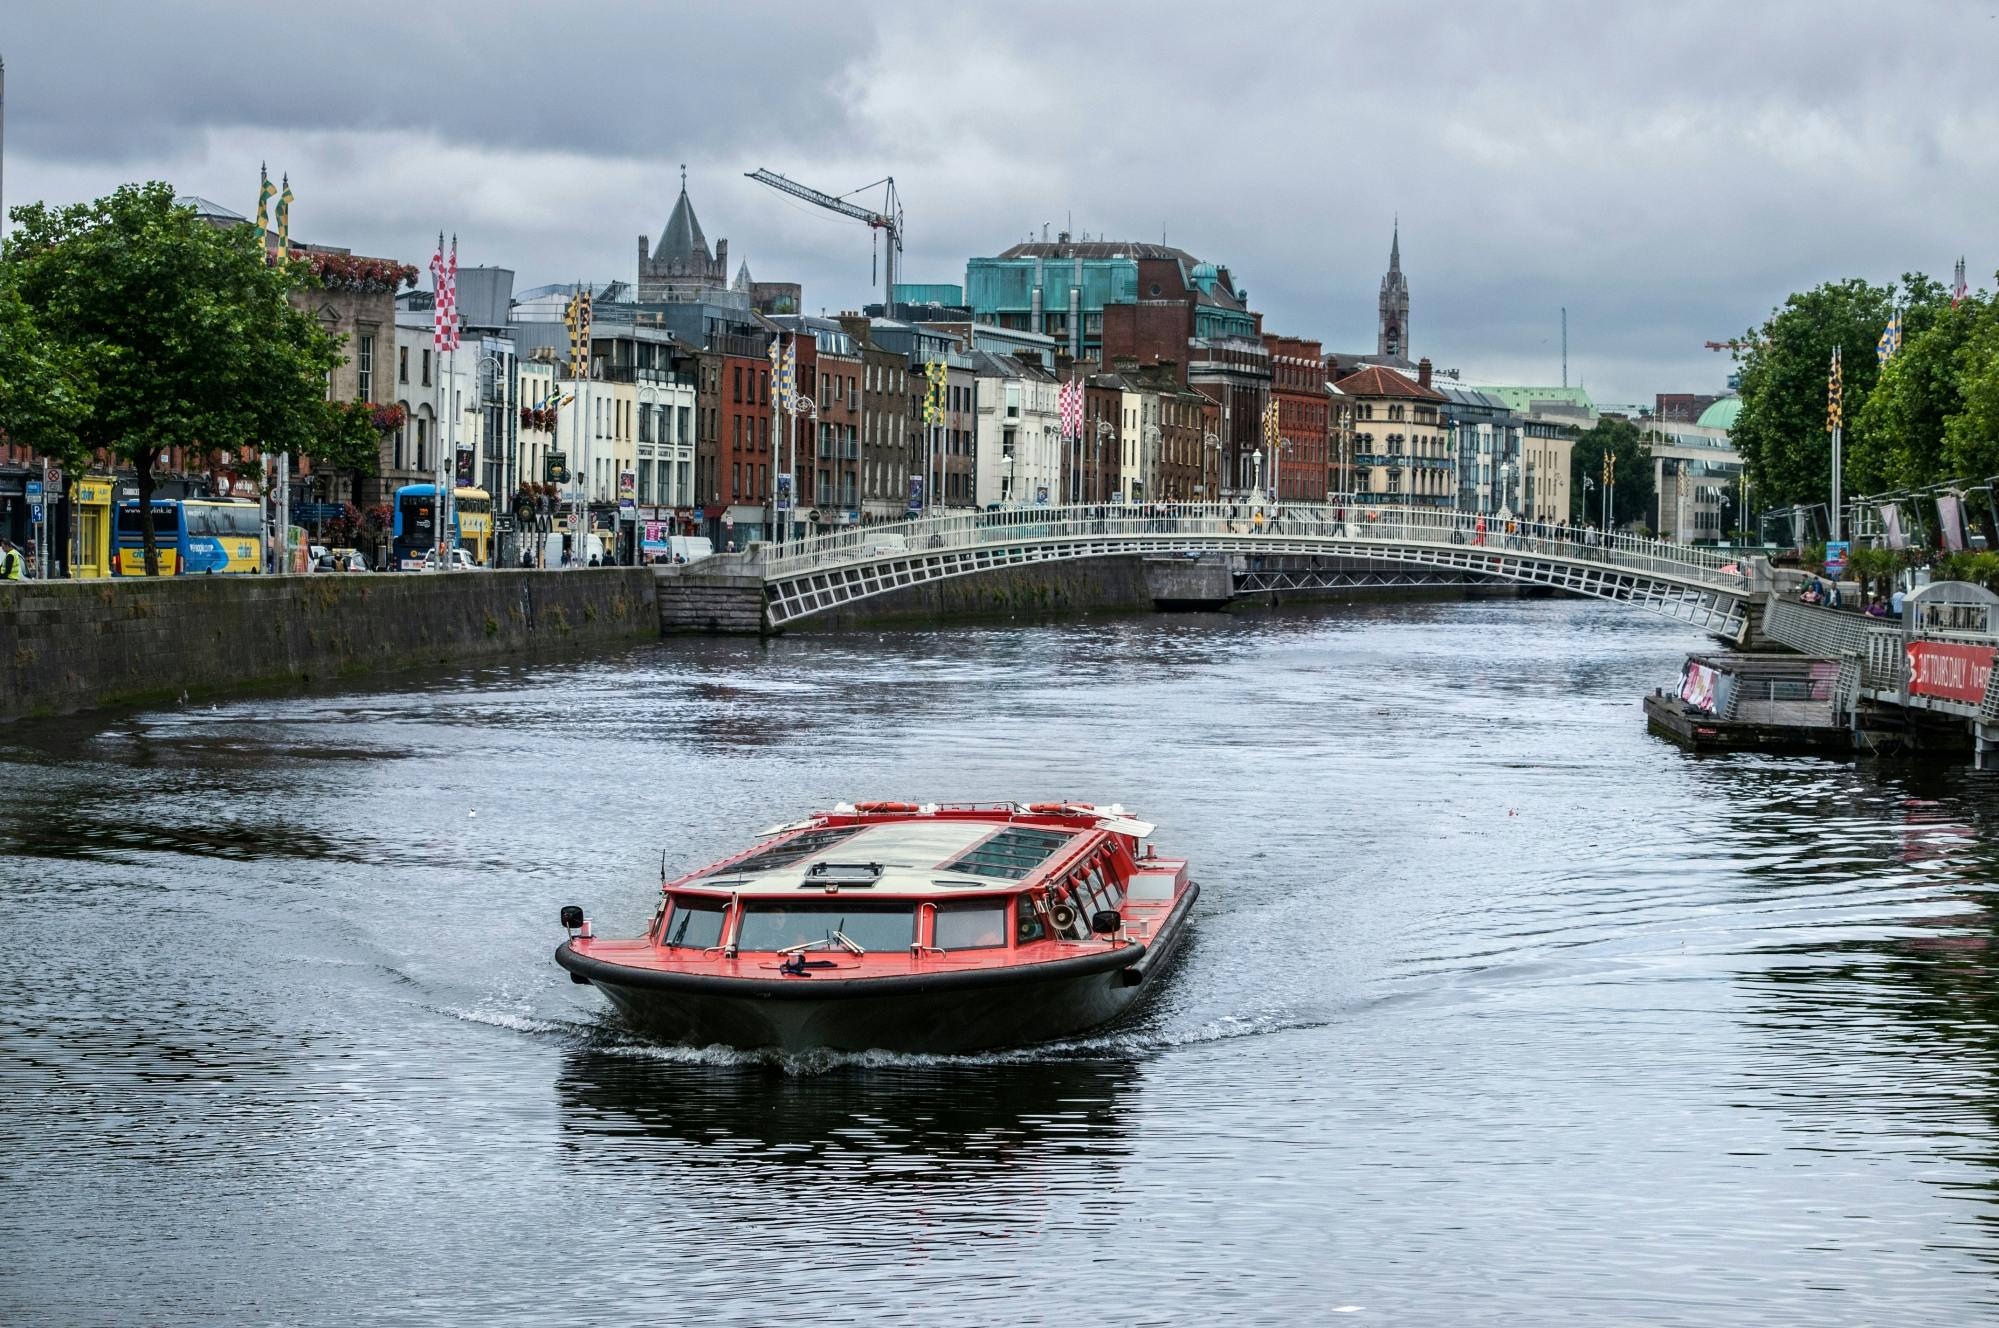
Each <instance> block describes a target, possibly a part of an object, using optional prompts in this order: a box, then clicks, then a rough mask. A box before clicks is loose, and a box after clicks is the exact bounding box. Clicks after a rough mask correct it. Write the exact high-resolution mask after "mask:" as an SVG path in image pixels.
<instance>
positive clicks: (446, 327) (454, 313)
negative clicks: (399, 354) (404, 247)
mask: <svg viewBox="0 0 1999 1328" xmlns="http://www.w3.org/2000/svg"><path fill="white" fill-rule="evenodd" d="M430 286H431V290H432V291H433V292H434V296H433V299H432V304H433V305H434V306H435V308H434V312H433V313H432V315H431V330H430V343H431V345H433V346H435V347H437V348H438V349H439V350H441V351H444V350H457V349H458V237H457V236H455V235H454V236H452V237H451V256H450V257H449V258H446V257H445V253H444V232H443V231H439V232H438V233H437V252H436V253H434V254H432V255H431V256H430Z"/></svg>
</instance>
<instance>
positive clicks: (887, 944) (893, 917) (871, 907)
mask: <svg viewBox="0 0 1999 1328" xmlns="http://www.w3.org/2000/svg"><path fill="white" fill-rule="evenodd" d="M836 931H837V932H839V933H840V934H841V935H842V936H845V937H847V938H848V939H849V940H851V941H853V942H854V944H856V945H858V946H860V947H861V948H862V949H864V950H906V949H908V948H909V946H910V945H911V944H912V943H913V942H914V941H915V940H916V906H915V905H913V904H888V903H882V904H859V903H847V902H844V901H842V902H839V903H818V902H814V903H809V904H807V903H788V902H784V903H781V902H770V903H765V902H762V901H758V902H755V903H746V904H745V905H744V906H743V925H742V928H741V930H740V931H739V932H738V933H737V935H736V946H737V948H738V949H742V950H786V949H789V948H790V947H792V946H794V945H805V944H809V943H810V942H813V941H828V942H831V941H833V939H834V938H833V933H834V932H836Z"/></svg>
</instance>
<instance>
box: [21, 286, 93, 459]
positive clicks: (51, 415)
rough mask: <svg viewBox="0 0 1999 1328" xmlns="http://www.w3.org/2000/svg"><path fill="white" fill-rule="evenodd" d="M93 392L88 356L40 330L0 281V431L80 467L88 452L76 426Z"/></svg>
mask: <svg viewBox="0 0 1999 1328" xmlns="http://www.w3.org/2000/svg"><path fill="white" fill-rule="evenodd" d="M5 273H6V269H5V268H4V267H0V276H4V275H5ZM96 391H97V385H96V383H95V381H94V380H93V379H92V378H91V375H90V361H89V358H88V357H87V356H85V355H84V354H83V353H82V352H81V351H79V349H78V348H77V347H75V346H71V345H66V344H64V343H62V342H58V341H54V340H51V339H50V338H49V337H47V336H46V335H44V334H43V332H42V330H41V328H40V327H38V326H37V325H36V323H35V320H34V317H33V315H32V314H30V313H29V311H28V306H27V305H26V304H24V303H23V302H22V301H21V298H20V296H19V294H18V293H17V292H15V291H13V290H12V289H10V288H8V287H7V286H6V285H4V284H0V434H5V435H6V436H7V438H8V439H10V440H11V441H13V442H16V443H20V444H22V445H24V446H26V447H27V448H28V449H29V450H30V451H33V452H37V453H39V454H41V455H42V456H45V457H48V458H50V459H52V460H53V461H55V463H56V464H57V465H59V466H61V467H62V468H63V470H64V471H65V472H74V471H76V470H80V469H82V465H83V463H84V461H86V460H87V459H88V458H89V455H90V449H89V448H88V447H86V446H85V445H84V442H83V437H82V433H81V429H82V426H83V422H84V420H85V419H87V418H88V416H89V414H90V411H91V408H92V404H93V399H94V398H95V396H96Z"/></svg>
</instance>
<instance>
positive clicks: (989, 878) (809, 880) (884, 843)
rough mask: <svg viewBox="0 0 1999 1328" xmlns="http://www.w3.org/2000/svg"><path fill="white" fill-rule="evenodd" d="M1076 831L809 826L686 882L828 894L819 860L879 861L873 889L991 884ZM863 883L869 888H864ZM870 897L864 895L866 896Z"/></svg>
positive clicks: (972, 825)
mask: <svg viewBox="0 0 1999 1328" xmlns="http://www.w3.org/2000/svg"><path fill="white" fill-rule="evenodd" d="M1077 833H1078V832H1077V831H1075V830H1070V829H1062V828H1054V827H1042V826H1031V827H1030V826H1009V825H1006V824H1005V823H995V822H993V821H988V820H962V821H961V820H941V819H940V820H908V821H888V822H884V823H882V824H879V825H860V826H832V827H821V828H817V829H810V830H805V831H803V832H802V833H799V834H796V835H793V836H791V837H789V838H786V839H782V840H776V841H773V842H771V843H769V844H767V845H765V846H764V847H762V848H760V849H758V850H756V851H755V852H753V853H751V854H750V855H749V856H748V857H746V858H743V859H742V860H741V861H739V862H736V863H734V864H733V865H727V866H722V867H718V868H715V869H713V870H711V871H708V872H704V873H702V874H701V875H700V876H699V877H698V878H696V879H695V880H693V881H689V882H688V884H698V885H700V886H702V887H704V888H709V889H728V890H732V891H736V892H739V893H742V894H760V895H770V894H779V895H789V896H794V897H797V896H801V895H811V894H819V893H823V889H824V887H823V886H821V885H819V884H817V883H816V878H815V877H814V876H813V875H812V873H813V869H814V868H815V867H818V868H822V869H823V870H824V871H825V872H826V873H827V874H833V868H834V865H835V864H839V865H842V866H858V865H860V864H869V865H879V866H880V867H881V874H880V876H879V877H876V878H873V879H872V881H871V888H873V889H877V890H882V891H917V892H922V893H930V892H949V891H954V890H963V889H973V890H980V889H983V890H992V889H996V888H1004V887H1007V886H1010V885H1012V884H1013V883H1014V882H1016V881H1020V880H1023V879H1025V878H1026V877H1028V876H1031V875H1033V874H1034V872H1035V871H1036V870H1037V869H1039V868H1040V866H1041V865H1042V864H1043V863H1044V862H1047V861H1048V860H1049V859H1051V858H1053V857H1054V856H1055V854H1056V853H1057V852H1058V851H1059V850H1060V849H1061V848H1062V847H1063V846H1064V845H1065V844H1067V843H1068V842H1069V841H1070V840H1071V839H1073V838H1074V837H1075V835H1076V834H1077ZM861 888H862V889H864V890H865V889H866V888H870V887H861ZM863 897H865V895H864V896H863Z"/></svg>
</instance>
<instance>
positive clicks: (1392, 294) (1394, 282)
mask: <svg viewBox="0 0 1999 1328" xmlns="http://www.w3.org/2000/svg"><path fill="white" fill-rule="evenodd" d="M1375 354H1376V355H1377V356H1379V357H1380V358H1382V359H1385V360H1388V361H1390V362H1391V363H1400V364H1407V363H1409V282H1408V280H1407V279H1406V278H1404V277H1403V275H1402V217H1401V214H1399V213H1398V214H1397V215H1396V217H1395V232H1394V237H1393V238H1392V239H1391V240H1389V242H1388V271H1387V272H1386V273H1385V274H1383V276H1382V278H1381V321H1380V324H1379V327H1378V331H1377V333H1376V337H1375Z"/></svg>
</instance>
